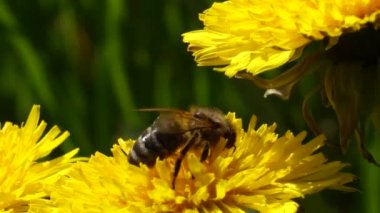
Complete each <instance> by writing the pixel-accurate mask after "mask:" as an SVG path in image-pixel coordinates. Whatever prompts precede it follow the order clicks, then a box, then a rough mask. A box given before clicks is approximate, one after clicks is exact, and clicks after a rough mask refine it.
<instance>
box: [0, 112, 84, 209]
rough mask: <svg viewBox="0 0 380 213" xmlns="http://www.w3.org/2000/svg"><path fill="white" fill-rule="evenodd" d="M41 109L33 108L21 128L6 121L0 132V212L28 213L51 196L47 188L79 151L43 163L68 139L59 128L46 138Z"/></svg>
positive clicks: (62, 172) (66, 133) (65, 133)
mask: <svg viewBox="0 0 380 213" xmlns="http://www.w3.org/2000/svg"><path fill="white" fill-rule="evenodd" d="M39 116H40V107H39V106H37V105H35V106H33V108H32V110H31V112H30V114H29V117H28V119H27V121H26V123H25V124H24V125H22V126H21V127H19V126H17V125H14V124H12V123H10V122H5V123H4V124H3V125H2V127H1V129H0V165H1V167H0V212H26V211H27V210H28V208H29V204H30V202H32V201H34V200H38V199H40V198H43V197H46V196H48V192H47V191H46V186H48V185H50V184H52V183H53V182H55V181H56V180H57V179H58V177H59V176H60V175H61V174H64V173H65V172H66V170H67V169H68V168H69V167H70V165H71V164H70V162H72V161H73V160H74V159H73V158H72V157H73V156H74V155H75V154H76V153H77V152H78V149H75V150H73V151H71V152H69V153H67V154H65V155H63V156H61V157H58V158H55V159H53V160H43V158H44V157H46V156H47V155H48V154H49V153H50V152H51V151H52V150H53V149H54V148H56V147H57V146H58V145H60V144H61V143H62V142H63V141H64V140H65V139H66V138H67V137H68V136H69V133H68V132H63V133H62V134H60V130H59V128H58V127H57V126H54V127H53V128H52V129H50V131H49V132H48V133H46V134H45V135H43V133H44V130H45V128H46V123H45V122H43V121H41V122H39Z"/></svg>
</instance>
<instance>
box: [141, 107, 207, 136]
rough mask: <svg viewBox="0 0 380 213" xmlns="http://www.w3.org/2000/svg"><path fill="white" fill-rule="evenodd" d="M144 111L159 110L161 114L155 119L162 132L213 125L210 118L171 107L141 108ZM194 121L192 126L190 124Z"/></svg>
mask: <svg viewBox="0 0 380 213" xmlns="http://www.w3.org/2000/svg"><path fill="white" fill-rule="evenodd" d="M138 111H143V112H159V113H160V116H159V117H158V118H157V119H156V120H155V122H154V124H153V125H154V126H155V127H156V128H159V129H160V131H161V132H171V133H181V132H187V131H193V130H196V129H201V128H209V127H212V126H213V123H211V122H210V121H209V120H206V119H200V118H196V117H194V115H193V113H191V112H189V111H184V110H178V109H170V108H148V109H139V110H138ZM190 123H192V126H194V127H192V128H191V127H190V126H189V124H190Z"/></svg>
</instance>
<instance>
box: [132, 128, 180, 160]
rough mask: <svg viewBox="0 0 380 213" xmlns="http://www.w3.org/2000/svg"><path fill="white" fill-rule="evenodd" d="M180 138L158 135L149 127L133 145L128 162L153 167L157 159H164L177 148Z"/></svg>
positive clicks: (167, 134) (158, 133) (171, 135)
mask: <svg viewBox="0 0 380 213" xmlns="http://www.w3.org/2000/svg"><path fill="white" fill-rule="evenodd" d="M181 137H182V136H181V134H169V133H160V132H159V131H157V130H156V129H154V128H152V127H149V128H148V129H146V130H145V131H144V132H143V133H142V134H141V135H140V137H139V138H138V139H137V141H136V143H135V144H134V145H133V147H132V149H131V151H130V153H129V155H128V161H129V163H131V164H134V165H139V163H140V162H141V163H143V164H146V165H147V166H153V165H154V164H155V163H156V159H157V157H160V158H161V159H162V158H165V157H166V156H168V155H170V154H171V153H172V152H173V151H174V150H175V149H176V148H177V147H178V145H179V143H178V141H180V140H181Z"/></svg>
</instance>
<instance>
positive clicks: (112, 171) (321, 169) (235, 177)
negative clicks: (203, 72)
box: [32, 113, 354, 212]
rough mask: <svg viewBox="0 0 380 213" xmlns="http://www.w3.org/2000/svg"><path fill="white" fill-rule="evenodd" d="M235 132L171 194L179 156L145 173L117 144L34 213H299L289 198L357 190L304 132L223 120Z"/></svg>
mask: <svg viewBox="0 0 380 213" xmlns="http://www.w3.org/2000/svg"><path fill="white" fill-rule="evenodd" d="M226 117H227V119H229V120H230V121H231V122H232V123H233V125H234V127H235V128H236V130H237V133H238V134H237V140H236V149H235V150H233V149H224V145H225V142H226V141H225V140H224V139H221V141H219V143H218V145H217V146H216V147H214V149H212V151H211V156H210V158H209V159H207V160H206V161H204V162H201V161H200V156H201V153H200V152H197V151H195V150H194V149H191V150H190V151H189V152H188V153H187V155H186V156H185V158H184V160H183V162H182V166H181V169H180V172H179V174H178V177H177V179H176V182H175V188H174V189H173V188H172V180H173V173H172V172H173V169H174V163H175V161H176V159H177V156H176V155H175V154H174V155H172V156H170V157H168V158H165V159H164V160H157V162H156V164H155V166H153V167H152V168H148V167H147V166H145V165H143V164H141V166H140V167H137V166H135V165H132V164H129V163H128V156H127V154H126V153H129V151H130V149H131V148H132V146H133V144H134V141H133V140H127V141H124V140H122V139H119V144H118V145H114V147H113V148H112V154H113V155H112V156H106V155H104V154H102V153H95V155H93V156H92V157H91V159H90V160H89V161H88V162H79V163H77V164H76V165H75V166H74V168H73V169H72V170H70V172H69V174H68V175H67V176H64V177H62V178H61V179H60V181H59V182H57V184H56V185H55V186H54V189H53V190H52V191H53V192H52V194H51V199H50V200H49V201H48V202H44V203H39V204H36V205H34V206H33V209H32V210H33V211H36V212H52V211H54V212H245V210H248V209H255V210H258V211H260V212H296V210H297V207H298V204H297V203H296V202H294V201H293V200H292V199H294V198H302V197H304V196H305V195H307V194H311V193H316V192H319V191H321V190H324V189H334V190H342V191H354V189H353V188H350V187H348V186H346V185H345V184H347V183H349V182H351V181H353V179H354V176H353V175H352V174H349V173H343V172H340V170H341V169H342V168H343V167H345V166H346V164H343V163H340V162H328V160H327V159H326V158H325V156H324V155H323V154H322V153H320V152H318V149H319V148H320V147H322V146H323V141H324V137H323V136H319V137H316V138H314V139H313V140H311V141H310V142H308V143H306V144H303V143H302V141H303V140H304V138H305V135H306V134H305V132H302V133H300V134H298V135H293V134H292V133H291V132H287V133H286V134H285V135H283V136H281V137H279V136H278V135H277V134H276V133H275V128H276V125H275V124H273V125H270V126H268V125H262V126H261V127H259V128H258V129H255V124H256V118H255V117H253V118H252V120H251V122H250V125H249V128H248V131H244V130H243V129H242V123H241V120H240V119H236V118H235V115H234V114H232V113H229V114H228V115H227V116H226Z"/></svg>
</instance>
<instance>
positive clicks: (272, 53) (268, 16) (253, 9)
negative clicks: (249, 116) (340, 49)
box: [183, 0, 380, 77]
mask: <svg viewBox="0 0 380 213" xmlns="http://www.w3.org/2000/svg"><path fill="white" fill-rule="evenodd" d="M379 13H380V2H379V1H369V0H355V1H349V2H348V1H342V0H334V1H328V0H323V1H311V0H310V1H305V0H290V1H273V0H264V1H258V0H248V1H247V0H230V1H225V2H218V3H214V4H213V5H212V7H211V8H210V9H208V10H206V11H205V12H204V13H202V14H201V15H200V20H201V21H203V23H204V26H205V27H204V29H203V30H197V31H192V32H188V33H185V34H184V35H183V37H184V41H185V42H186V43H189V50H190V51H192V52H194V56H195V59H196V61H197V63H198V65H200V66H223V65H226V66H225V67H223V68H217V69H216V70H219V71H224V72H225V74H226V75H227V76H230V77H232V76H234V75H236V73H238V72H239V71H243V70H246V71H247V72H250V73H252V74H255V75H256V74H259V73H261V72H263V71H266V70H270V69H273V68H276V67H279V66H281V65H283V64H285V63H287V62H289V61H291V60H294V59H296V58H298V57H299V56H300V52H302V50H303V48H304V47H305V46H306V45H307V44H309V43H310V42H312V41H314V40H322V39H324V38H328V39H332V41H331V42H332V43H336V42H337V39H338V37H339V36H341V35H342V34H343V33H344V32H348V31H356V30H359V29H361V28H363V27H366V24H367V23H373V22H375V21H377V17H378V15H379Z"/></svg>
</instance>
